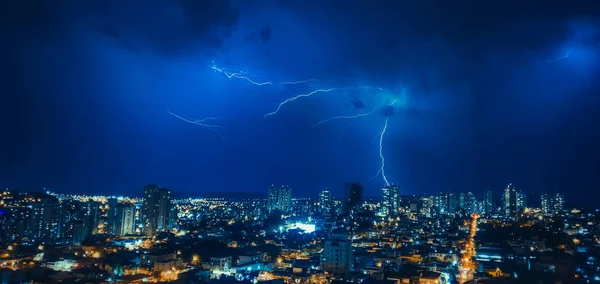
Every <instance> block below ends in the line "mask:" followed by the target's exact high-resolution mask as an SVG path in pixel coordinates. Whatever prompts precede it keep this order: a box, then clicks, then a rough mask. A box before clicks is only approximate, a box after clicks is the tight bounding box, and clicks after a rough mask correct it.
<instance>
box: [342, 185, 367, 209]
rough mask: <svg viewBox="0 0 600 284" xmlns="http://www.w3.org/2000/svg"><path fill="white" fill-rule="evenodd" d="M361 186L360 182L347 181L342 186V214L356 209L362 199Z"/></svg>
mask: <svg viewBox="0 0 600 284" xmlns="http://www.w3.org/2000/svg"><path fill="white" fill-rule="evenodd" d="M362 195H363V186H362V184H360V183H348V184H346V187H345V188H344V203H343V206H344V208H343V209H344V210H343V213H344V214H350V212H351V211H353V210H357V209H358V207H359V206H360V203H361V201H362Z"/></svg>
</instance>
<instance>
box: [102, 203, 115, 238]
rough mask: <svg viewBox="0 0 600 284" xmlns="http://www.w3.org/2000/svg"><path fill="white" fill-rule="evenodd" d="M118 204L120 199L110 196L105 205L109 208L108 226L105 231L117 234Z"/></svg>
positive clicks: (107, 215)
mask: <svg viewBox="0 0 600 284" xmlns="http://www.w3.org/2000/svg"><path fill="white" fill-rule="evenodd" d="M117 204H118V201H117V199H116V198H109V199H108V204H106V205H105V208H108V209H107V210H106V211H107V213H106V227H105V229H104V232H105V233H107V234H113V235H116V234H117V231H118V229H117V222H118V220H117V219H118V217H117Z"/></svg>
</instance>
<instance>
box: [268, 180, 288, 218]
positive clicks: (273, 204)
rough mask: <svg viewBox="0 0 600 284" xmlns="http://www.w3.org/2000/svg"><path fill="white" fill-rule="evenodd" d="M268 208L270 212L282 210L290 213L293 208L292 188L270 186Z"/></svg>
mask: <svg viewBox="0 0 600 284" xmlns="http://www.w3.org/2000/svg"><path fill="white" fill-rule="evenodd" d="M267 209H268V211H269V213H272V212H274V211H280V212H282V213H289V212H290V211H291V210H292V189H291V188H290V187H289V186H281V187H279V188H278V187H275V186H273V185H271V187H270V188H269V196H268V203H267Z"/></svg>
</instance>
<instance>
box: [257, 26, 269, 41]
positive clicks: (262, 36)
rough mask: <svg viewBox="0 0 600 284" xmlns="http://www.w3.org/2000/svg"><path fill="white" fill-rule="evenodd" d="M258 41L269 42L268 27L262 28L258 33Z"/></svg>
mask: <svg viewBox="0 0 600 284" xmlns="http://www.w3.org/2000/svg"><path fill="white" fill-rule="evenodd" d="M260 40H261V41H262V42H263V43H265V42H268V41H270V40H271V28H270V27H269V26H266V27H264V28H263V29H262V30H261V31H260Z"/></svg>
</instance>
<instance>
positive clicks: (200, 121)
mask: <svg viewBox="0 0 600 284" xmlns="http://www.w3.org/2000/svg"><path fill="white" fill-rule="evenodd" d="M167 112H168V113H169V114H170V115H172V116H174V117H177V118H179V119H181V120H183V121H185V122H187V123H191V124H194V125H198V126H202V127H206V128H208V129H210V130H212V131H215V132H217V130H215V128H222V127H221V126H219V125H212V124H207V123H206V122H208V121H213V120H217V118H216V117H205V118H203V119H197V120H191V119H187V118H185V117H181V116H179V115H177V114H175V113H173V112H171V111H170V110H167ZM217 133H218V132H217Z"/></svg>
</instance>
